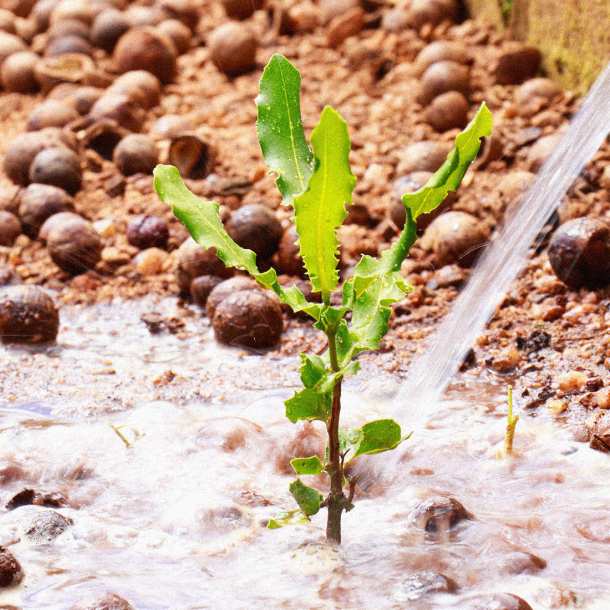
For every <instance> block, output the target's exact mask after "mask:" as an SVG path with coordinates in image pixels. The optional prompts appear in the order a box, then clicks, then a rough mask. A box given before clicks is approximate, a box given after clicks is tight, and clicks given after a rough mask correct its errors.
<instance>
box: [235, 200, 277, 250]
mask: <svg viewBox="0 0 610 610" xmlns="http://www.w3.org/2000/svg"><path fill="white" fill-rule="evenodd" d="M226 228H227V232H228V233H229V235H230V236H231V237H232V238H233V239H234V240H235V241H236V242H237V243H238V244H239V245H240V246H241V247H242V248H247V249H249V250H253V251H254V252H255V253H256V255H257V257H260V258H262V259H266V258H270V257H271V256H273V254H274V253H275V252H276V251H277V249H278V246H279V243H280V239H281V238H282V225H281V224H280V221H279V220H278V219H277V216H276V215H275V213H274V212H273V211H272V210H270V209H269V208H268V207H266V206H264V205H261V204H249V205H245V206H243V207H241V208H240V209H239V210H237V211H235V212H233V214H232V215H231V218H230V220H229V222H227V225H226Z"/></svg>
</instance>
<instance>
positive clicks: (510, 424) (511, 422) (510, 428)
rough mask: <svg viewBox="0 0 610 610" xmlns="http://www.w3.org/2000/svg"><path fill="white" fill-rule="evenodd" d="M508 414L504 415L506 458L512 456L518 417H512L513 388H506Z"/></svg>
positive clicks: (510, 386)
mask: <svg viewBox="0 0 610 610" xmlns="http://www.w3.org/2000/svg"><path fill="white" fill-rule="evenodd" d="M507 403H508V413H507V415H506V432H505V434H504V453H505V454H506V455H507V456H511V455H512V454H513V443H514V441H515V430H516V429H517V424H518V423H519V416H518V415H513V386H512V385H509V386H508V396H507Z"/></svg>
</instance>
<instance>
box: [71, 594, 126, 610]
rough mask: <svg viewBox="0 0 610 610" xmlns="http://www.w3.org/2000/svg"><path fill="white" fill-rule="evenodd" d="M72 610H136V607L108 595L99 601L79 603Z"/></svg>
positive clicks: (112, 595) (113, 595)
mask: <svg viewBox="0 0 610 610" xmlns="http://www.w3.org/2000/svg"><path fill="white" fill-rule="evenodd" d="M70 610H134V607H133V606H132V605H131V604H130V603H129V602H128V601H127V600H126V599H123V598H122V597H119V596H118V595H115V594H114V593H108V594H106V595H104V597H100V598H99V599H95V600H85V601H82V602H79V603H78V604H76V605H74V606H72V607H71V608H70Z"/></svg>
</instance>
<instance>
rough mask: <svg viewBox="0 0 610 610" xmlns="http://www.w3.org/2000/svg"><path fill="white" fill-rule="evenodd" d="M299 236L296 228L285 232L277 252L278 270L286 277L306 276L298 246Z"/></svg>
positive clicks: (290, 228) (292, 227)
mask: <svg viewBox="0 0 610 610" xmlns="http://www.w3.org/2000/svg"><path fill="white" fill-rule="evenodd" d="M298 240H299V236H298V234H297V231H296V229H295V227H294V226H291V227H289V228H288V229H286V231H284V235H282V239H281V240H280V244H279V247H278V251H277V268H278V270H279V271H280V272H281V273H285V274H286V275H296V276H300V277H304V276H305V267H304V265H303V261H302V260H301V255H300V250H299V246H298V243H297V242H298Z"/></svg>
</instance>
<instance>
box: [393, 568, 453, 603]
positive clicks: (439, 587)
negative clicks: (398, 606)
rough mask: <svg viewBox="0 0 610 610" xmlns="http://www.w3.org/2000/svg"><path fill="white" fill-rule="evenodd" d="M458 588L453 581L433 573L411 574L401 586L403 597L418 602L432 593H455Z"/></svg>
mask: <svg viewBox="0 0 610 610" xmlns="http://www.w3.org/2000/svg"><path fill="white" fill-rule="evenodd" d="M457 588H458V586H457V584H456V582H455V581H454V580H453V579H451V578H449V577H447V576H445V575H444V574H439V573H438V572H431V571H426V572H416V573H415V574H410V575H408V576H407V577H406V578H405V579H404V580H403V581H402V582H401V584H400V592H401V596H402V597H403V598H407V599H408V600H409V601H415V600H418V599H420V598H422V597H424V596H425V595H430V594H431V593H455V592H456V591H457Z"/></svg>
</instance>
